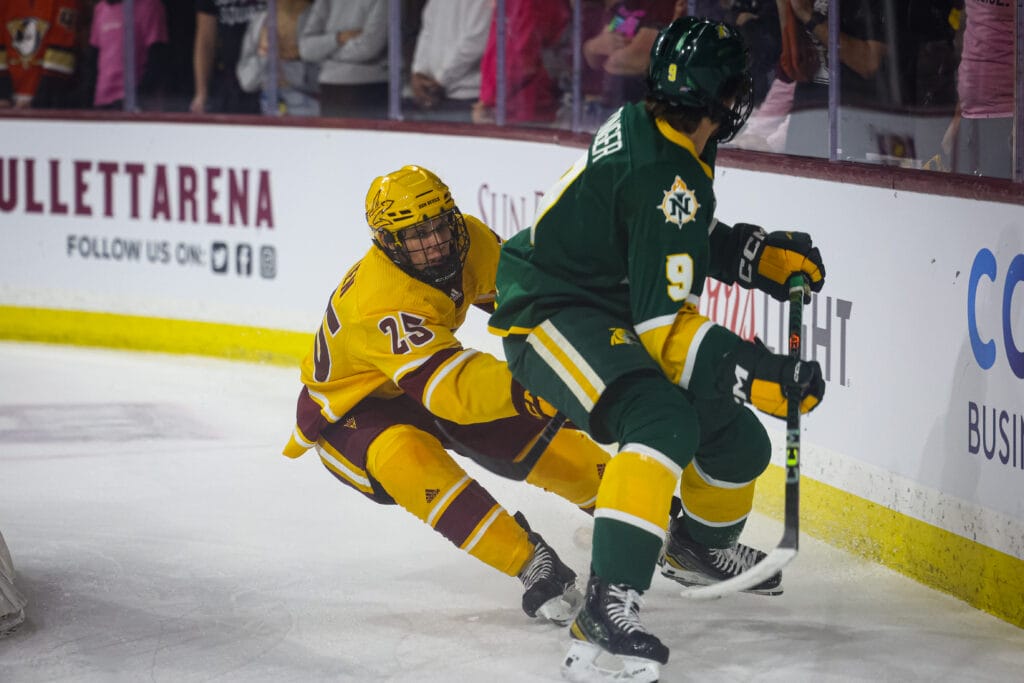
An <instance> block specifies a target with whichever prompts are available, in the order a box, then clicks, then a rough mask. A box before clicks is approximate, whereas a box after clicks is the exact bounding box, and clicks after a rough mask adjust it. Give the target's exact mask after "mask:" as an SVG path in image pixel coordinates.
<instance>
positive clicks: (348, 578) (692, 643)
mask: <svg viewBox="0 0 1024 683" xmlns="http://www.w3.org/2000/svg"><path fill="white" fill-rule="evenodd" d="M111 378H116V380H112V379H111ZM0 386H4V388H5V390H4V391H3V392H0V414H5V413H4V412H3V411H4V409H5V408H8V407H10V406H26V405H34V406H38V405H50V404H53V403H54V402H55V400H59V401H60V402H61V403H62V404H63V403H68V404H72V405H74V404H78V405H86V404H88V405H89V406H90V407H98V408H97V409H98V410H99V413H97V414H98V415H99V417H101V418H102V417H103V415H104V414H106V415H107V416H108V417H109V418H110V421H113V422H118V421H122V420H123V418H124V416H125V415H126V413H125V409H124V408H123V407H120V406H133V405H134V406H138V405H145V406H160V408H159V409H156V413H157V414H156V416H155V417H153V419H156V420H158V421H159V420H161V415H163V414H164V413H166V414H167V415H169V416H171V417H169V418H168V420H167V424H168V425H172V423H173V422H174V420H176V419H178V418H182V419H188V420H191V421H192V423H193V425H194V427H193V428H190V429H188V430H185V431H184V432H182V433H181V434H180V435H178V436H177V437H175V435H174V434H173V433H170V434H168V433H162V434H160V435H150V437H148V438H147V437H146V436H145V435H144V434H142V433H141V432H140V433H134V432H132V431H131V429H129V428H125V429H124V430H123V431H119V432H118V431H117V430H115V432H116V433H119V434H120V437H117V438H113V437H112V438H111V439H110V440H109V441H104V440H102V439H101V438H94V439H92V440H88V441H81V440H79V441H70V440H60V439H40V440H35V441H28V442H25V441H19V442H18V443H15V442H12V441H8V440H3V439H0V482H2V483H3V484H4V486H5V487H4V488H3V494H4V495H3V496H2V497H0V526H2V528H3V533H4V536H5V537H6V539H7V542H8V545H9V546H10V549H11V553H12V556H13V559H14V564H15V568H16V569H17V571H18V576H17V585H18V586H19V588H20V589H21V590H22V591H23V592H24V593H25V594H26V595H27V597H28V599H29V601H30V602H29V605H28V609H27V613H28V619H27V622H26V624H25V625H24V626H23V627H22V628H21V630H19V631H16V632H15V633H14V634H13V635H12V636H9V637H8V638H5V639H3V640H0V680H2V681H4V683H22V682H26V683H27V682H31V683H36V682H38V681H75V682H76V683H78V682H80V681H84V682H86V683H92V682H97V683H100V682H102V683H107V682H108V681H114V682H116V683H120V682H121V681H124V682H126V683H127V682H129V681H131V682H132V683H134V682H135V681H140V680H148V681H168V682H171V681H173V682H175V683H178V682H179V681H186V682H187V681H212V680H217V681H232V682H233V681H239V682H242V681H244V682H246V683H248V682H249V681H256V682H263V681H267V682H270V681H280V680H297V681H367V680H381V681H409V682H410V683H411V682H416V683H422V682H423V681H487V682H488V683H506V682H507V683H519V682H522V681H557V680H560V677H559V665H560V664H561V662H562V659H563V657H564V656H565V654H566V651H567V650H568V647H569V639H568V636H567V634H566V629H561V628H558V627H556V626H554V625H551V624H544V623H541V622H538V621H537V620H531V619H529V618H528V617H526V616H525V615H524V614H523V613H522V611H521V609H520V599H521V592H520V585H519V582H518V581H517V580H516V579H515V578H513V577H506V576H503V575H500V574H497V573H496V572H494V571H492V570H490V569H488V568H486V567H484V566H483V565H480V564H479V563H476V562H473V561H471V560H470V559H468V558H466V557H463V556H461V555H460V554H459V553H458V552H456V551H454V550H453V549H452V547H451V546H450V544H449V543H448V542H447V541H445V540H444V539H442V538H440V537H439V536H437V535H436V534H435V533H433V532H432V531H431V530H430V529H429V528H427V527H426V525H423V524H420V523H418V522H417V521H416V520H414V519H412V518H411V517H410V516H409V515H408V514H406V513H404V512H402V511H401V510H398V509H396V508H393V507H383V506H377V505H374V504H372V503H370V502H369V501H367V500H364V499H363V498H362V497H361V496H359V495H357V494H355V493H354V492H352V491H351V490H349V489H347V488H344V487H342V486H341V485H339V484H338V483H337V482H335V481H334V480H333V478H331V477H330V476H328V475H327V474H326V472H324V470H323V468H322V466H321V465H320V464H319V462H318V461H317V460H316V458H311V457H308V456H307V457H303V458H301V459H299V460H298V461H293V460H289V459H287V458H284V457H283V456H280V455H279V453H280V448H281V446H282V445H283V443H284V441H285V440H286V439H287V436H288V434H289V432H290V430H291V428H292V418H293V410H294V405H295V396H296V394H297V391H298V376H297V371H296V370H295V369H291V368H275V367H263V366H259V365H250V364H245V363H231V362H227V361H215V360H210V359H199V358H188V357H179V356H161V355H150V354H132V353H123V352H110V351H96V350H86V349H69V348H64V347H58V346H34V345H18V344H3V343H0ZM54 386H62V389H61V395H60V396H59V397H56V398H55V396H54V394H53V387H54ZM103 406H114V407H111V408H109V411H110V412H109V413H104V412H103V410H106V409H105V408H102V407H103ZM69 419H70V418H69ZM4 424H5V425H8V424H10V423H4ZM5 428H6V427H5ZM91 433H92V434H93V435H94V436H97V437H98V436H101V435H102V434H103V431H102V430H100V429H96V430H94V431H93V432H91ZM133 434H134V435H133ZM126 436H132V438H128V439H124V438H122V437H126ZM136 437H137V438H136ZM72 456H73V457H72ZM466 467H467V469H468V470H470V471H471V473H472V474H474V475H475V476H478V477H479V478H480V479H481V481H482V482H483V483H484V484H485V485H486V486H487V487H488V488H489V489H490V490H491V491H492V493H493V494H494V495H495V497H496V498H497V499H498V500H499V501H500V502H501V503H502V504H503V505H505V507H506V508H508V509H509V510H513V511H514V510H523V511H524V512H525V513H526V514H527V516H528V518H529V520H530V523H531V525H533V526H534V528H536V529H537V530H538V532H539V533H541V534H543V536H544V538H545V539H546V540H547V541H548V542H550V543H551V545H552V546H553V547H555V548H556V549H557V550H558V552H559V554H560V555H561V556H562V558H563V560H565V562H566V563H567V564H568V565H569V566H571V567H572V568H573V569H574V570H575V571H576V572H577V573H578V574H579V575H580V584H581V585H582V584H583V583H584V582H585V580H586V576H587V571H588V565H589V545H590V541H589V532H588V531H583V532H580V533H579V534H577V531H578V530H579V529H588V525H589V518H588V517H586V516H585V515H583V514H582V513H580V512H578V511H576V510H572V509H570V508H568V507H567V505H566V504H565V503H564V502H563V501H560V500H558V499H556V498H554V497H552V496H550V495H548V494H545V493H544V492H541V491H538V490H536V489H531V488H528V487H525V486H523V485H521V484H512V483H509V482H504V481H501V480H498V479H496V478H494V477H492V476H490V475H488V473H486V472H482V471H480V470H479V469H474V467H473V465H472V464H467V465H466ZM8 482H14V485H13V486H12V487H9V488H8V487H7V484H8ZM780 532H781V525H779V524H777V523H775V522H773V521H770V520H766V519H764V518H763V517H760V516H758V515H754V516H752V518H751V523H750V525H749V528H748V530H747V532H746V533H745V535H744V539H743V540H744V541H745V542H747V543H750V544H752V545H758V546H759V547H762V548H767V547H770V546H771V545H772V544H773V543H774V542H775V540H777V539H778V537H779V534H780ZM653 581H654V583H653V585H652V588H651V590H650V591H648V592H647V594H646V595H645V603H646V606H645V608H644V611H643V620H644V623H645V625H646V626H647V627H648V628H649V629H650V630H651V631H652V632H653V633H655V634H656V635H658V637H659V638H661V639H662V640H663V641H664V642H665V644H666V645H668V646H669V647H670V648H671V650H672V654H671V658H670V660H669V662H668V664H667V665H665V666H664V667H662V670H661V680H663V681H681V680H706V681H752V680H757V681H787V682H789V681H837V682H838V681H849V680H869V679H870V680H877V681H933V680H949V681H954V680H956V681H960V680H971V681H1006V680H1016V679H1017V678H1018V677H1019V672H1020V671H1021V670H1024V632H1022V631H1020V630H1019V629H1016V628H1014V627H1012V626H1010V625H1008V624H1005V623H1003V622H1000V621H998V620H996V619H994V618H993V617H990V616H988V615H986V614H983V613H980V612H977V611H976V610H973V609H971V608H969V607H967V606H966V605H964V604H963V603H961V602H959V601H956V600H954V599H952V598H949V597H947V596H944V595H941V594H938V593H936V592H934V591H930V590H927V589H925V588H923V587H921V586H919V585H917V584H915V583H913V582H911V581H909V580H907V579H905V578H903V577H900V576H898V575H896V574H893V573H892V572H888V571H886V570H884V569H880V568H878V567H877V566H874V565H869V564H867V563H864V562H861V561H859V560H856V559H854V558H851V557H850V556H848V555H846V554H844V553H840V552H838V551H836V550H834V549H832V548H830V547H828V546H825V545H823V544H821V543H818V542H815V541H814V540H813V539H810V538H809V537H806V536H805V537H803V538H802V539H801V551H800V555H799V556H798V557H797V559H796V560H795V561H794V562H793V563H792V565H790V567H788V568H787V570H786V578H785V586H786V593H785V595H782V596H779V597H764V596H757V595H734V596H727V597H725V598H722V599H720V600H715V601H711V602H705V603H695V602H692V601H687V600H684V599H682V598H681V597H679V594H678V586H677V584H675V583H674V582H672V581H669V580H668V579H665V578H663V577H661V576H660V575H657V576H655V577H654V579H653Z"/></svg>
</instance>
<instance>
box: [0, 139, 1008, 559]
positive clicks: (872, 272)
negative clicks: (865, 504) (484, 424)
mask: <svg viewBox="0 0 1024 683" xmlns="http://www.w3.org/2000/svg"><path fill="white" fill-rule="evenodd" d="M2 125H3V127H4V140H5V144H4V148H3V150H0V234H2V235H3V245H4V248H3V250H0V307H6V310H8V311H11V310H20V309H29V308H31V309H43V310H46V309H61V310H65V311H93V312H103V313H112V314H119V315H127V316H137V317H140V319H146V320H148V319H152V320H154V321H156V322H154V329H158V328H159V325H162V324H165V323H162V322H160V321H167V320H179V321H204V322H208V323H213V324H218V325H230V326H236V327H233V328H231V334H235V335H240V334H242V332H240V330H241V331H244V330H250V331H251V330H257V331H259V333H260V334H266V333H267V330H277V331H288V332H289V333H291V334H294V335H296V339H299V340H300V342H301V344H300V347H299V348H300V349H301V350H302V351H303V352H304V349H305V344H306V342H307V340H306V336H307V335H308V333H309V332H310V331H312V330H314V329H315V328H316V327H317V325H319V323H320V319H321V316H322V315H323V304H324V301H325V300H326V298H327V296H328V295H329V294H330V292H331V291H332V289H333V288H334V287H335V286H336V285H337V283H338V280H339V279H340V278H341V276H342V275H343V274H344V272H345V271H346V269H347V268H348V267H349V266H350V265H351V264H352V263H353V262H354V261H356V260H357V259H358V258H360V257H361V256H362V254H363V253H365V251H366V250H367V249H368V248H369V236H368V234H367V228H366V225H365V218H364V200H365V192H366V188H367V187H368V186H369V183H370V181H371V180H372V179H373V178H374V177H375V176H377V175H380V174H382V173H385V172H388V171H391V170H394V169H396V168H398V167H400V166H402V165H405V164H410V163H419V164H422V165H424V166H427V167H429V168H431V169H432V170H434V171H436V172H437V173H438V174H439V175H441V176H442V177H443V178H445V179H446V181H447V182H448V183H449V185H450V186H451V188H452V191H453V194H454V197H455V199H456V201H457V202H458V204H459V206H460V208H462V210H463V211H464V212H466V213H471V214H474V215H477V216H479V217H480V218H482V219H483V220H485V221H486V222H487V223H488V224H489V225H491V226H492V228H493V229H494V230H495V231H496V232H498V233H499V234H500V235H502V236H504V237H508V236H510V235H512V234H514V233H515V232H516V231H518V230H521V229H523V228H526V227H528V226H529V224H530V222H531V220H532V218H533V216H534V215H535V213H536V210H537V206H538V204H539V202H540V199H541V197H542V196H543V195H544V193H545V191H546V190H547V189H548V187H549V186H551V185H553V184H554V183H555V182H556V181H557V180H558V178H559V177H560V176H561V175H562V173H563V172H564V171H565V170H566V169H568V168H569V167H570V166H571V165H572V164H573V163H574V161H575V160H576V159H577V158H578V157H579V156H580V154H581V153H582V151H583V150H581V149H579V148H575V147H569V146H560V145H554V144H541V143H533V142H523V141H515V140H499V139H489V138H475V137H469V136H443V135H424V134H415V133H401V132H384V131H360V130H345V129H329V128H301V127H256V126H254V127H244V126H224V125H198V124H195V125H193V124H182V123H164V124H158V123H145V122H132V123H110V122H64V121H60V122H57V121H54V122H45V121H29V120H23V119H17V120H13V119H12V120H5V121H4V122H3V124H2ZM716 194H717V203H718V209H717V214H718V217H719V219H720V220H722V221H724V222H726V223H734V222H740V221H745V222H753V223H757V224H759V225H763V226H765V228H766V229H768V230H779V229H795V230H802V231H806V232H809V233H811V234H812V235H813V237H814V241H815V244H816V245H817V246H819V248H820V249H821V253H822V255H823V257H824V260H825V264H826V269H827V281H826V285H825V288H824V290H823V291H822V292H821V293H820V294H817V295H815V296H814V297H813V300H812V301H811V303H810V304H809V305H808V306H807V307H806V309H805V316H804V325H805V329H804V339H805V340H806V343H805V355H806V356H807V357H809V358H813V359H815V360H817V361H819V362H820V363H821V364H822V368H823V372H824V375H825V378H826V381H827V391H826V395H825V400H824V403H823V405H822V407H821V408H820V409H819V410H817V411H815V412H814V413H812V414H811V415H810V416H808V417H807V419H806V420H805V427H806V434H807V442H808V445H807V447H806V448H805V453H806V455H805V458H804V463H803V471H804V473H805V474H806V475H808V476H809V477H811V478H813V479H815V480H817V481H820V482H823V483H824V484H827V485H829V486H832V487H836V489H841V490H842V491H844V492H848V493H849V494H852V495H854V496H857V497H858V500H861V501H870V503H871V504H873V505H876V506H880V507H879V509H880V510H882V511H897V512H898V513H900V514H901V515H905V516H906V518H907V519H912V520H919V521H921V522H924V523H926V524H927V525H931V526H930V527H929V528H932V527H933V528H936V529H940V530H943V531H944V532H949V533H950V534H953V535H955V536H956V537H957V538H962V539H967V540H968V541H970V542H974V543H978V544H983V545H984V546H985V547H987V548H991V549H993V550H994V551H996V552H998V553H1002V554H1004V555H1005V556H1006V557H1009V558H1015V559H1016V560H1020V559H1022V558H1024V497H1022V496H1021V495H1020V492H1021V490H1024V207H1022V206H1020V205H1016V204H1002V203H997V202H982V201H973V200H966V199H958V198H952V197H944V196H935V195H924V194H915V193H908V192H894V191H893V190H891V189H883V188H872V187H865V186H860V185H851V184H843V183H840V182H828V181H824V180H812V179H794V178H791V177H787V176H780V175H774V174H768V173H760V172H755V171H746V170H739V169H732V168H720V169H718V173H717V179H716ZM702 310H703V311H705V312H706V313H707V314H708V315H709V316H711V317H712V318H714V319H715V320H716V321H718V322H720V323H721V324H724V325H727V326H729V327H731V328H732V329H734V330H735V331H737V332H738V333H739V334H741V335H743V336H745V337H747V338H751V337H753V336H758V337H761V338H762V339H763V340H764V342H765V343H766V344H767V345H768V346H769V347H770V348H773V349H780V348H783V347H784V332H783V328H784V325H785V319H786V316H785V309H784V307H783V305H782V304H780V303H778V302H775V301H773V300H770V299H768V298H767V297H765V296H764V295H763V294H761V293H758V292H751V291H749V290H744V289H741V288H739V287H726V286H724V285H718V284H717V283H709V284H708V287H707V289H706V292H705V296H704V299H703V301H702ZM25 324H28V323H25ZM33 324H34V323H33ZM43 324H44V323H39V325H43ZM467 329H468V330H469V335H468V336H467V342H468V343H471V344H474V345H476V346H478V347H480V348H483V349H485V350H489V351H492V352H495V353H500V344H499V342H498V341H497V340H496V339H495V338H493V337H489V336H487V335H486V333H485V331H484V330H485V326H484V320H483V319H481V318H475V317H473V316H471V317H470V322H469V326H468V328H467ZM257 336H258V335H257ZM263 339H265V337H264V338H263ZM256 343H259V341H258V340H257V342H256ZM765 425H766V426H767V427H768V428H769V430H770V431H772V432H773V433H775V432H778V431H780V430H781V424H780V423H776V422H774V421H772V420H768V419H766V421H765ZM828 512H829V510H828V506H827V505H825V506H823V507H822V509H821V513H822V514H826V513H828ZM837 514H838V513H837ZM944 543H946V541H942V542H941V543H940V542H938V541H936V544H935V547H934V548H933V550H934V551H935V553H944V554H946V555H949V554H950V553H952V552H954V549H951V547H949V546H948V545H942V544H944ZM988 561H989V565H991V564H992V561H990V558H989V560H988ZM923 562H924V561H923V560H922V564H923ZM979 571H981V570H979ZM986 571H987V570H986ZM959 578H960V579H962V578H963V577H959Z"/></svg>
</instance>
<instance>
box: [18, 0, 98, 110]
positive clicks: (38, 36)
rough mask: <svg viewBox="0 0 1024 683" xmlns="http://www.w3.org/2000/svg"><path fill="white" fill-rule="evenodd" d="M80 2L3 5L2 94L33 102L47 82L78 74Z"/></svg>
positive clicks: (29, 0)
mask: <svg viewBox="0 0 1024 683" xmlns="http://www.w3.org/2000/svg"><path fill="white" fill-rule="evenodd" d="M80 5H81V3H80V2H79V0H3V2H2V3H0V92H4V91H7V90H9V89H10V90H12V91H13V95H14V99H15V101H17V102H20V103H23V104H28V103H30V102H31V101H32V98H33V96H35V94H36V91H37V90H38V88H39V85H40V83H42V82H43V81H44V80H46V79H51V78H59V79H67V78H70V77H71V76H72V74H73V73H74V71H75V41H76V39H77V34H76V31H77V28H78V21H79V17H80V9H81V6H80Z"/></svg>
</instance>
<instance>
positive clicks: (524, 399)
mask: <svg viewBox="0 0 1024 683" xmlns="http://www.w3.org/2000/svg"><path fill="white" fill-rule="evenodd" d="M512 405H513V406H515V409H516V411H517V412H518V413H519V414H520V415H529V416H530V417H535V418H537V419H538V420H550V419H551V418H553V417H554V416H555V414H556V413H558V410H557V409H556V408H555V407H554V406H553V405H551V404H550V403H548V402H547V401H545V400H544V399H542V398H541V397H540V396H537V395H536V394H533V393H530V391H529V390H527V389H526V387H524V386H523V385H522V384H520V383H519V382H517V381H515V380H512Z"/></svg>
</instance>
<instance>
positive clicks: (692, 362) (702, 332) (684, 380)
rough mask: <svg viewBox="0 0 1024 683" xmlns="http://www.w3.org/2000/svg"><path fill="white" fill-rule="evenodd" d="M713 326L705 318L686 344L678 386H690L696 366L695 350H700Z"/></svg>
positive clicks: (713, 324)
mask: <svg viewBox="0 0 1024 683" xmlns="http://www.w3.org/2000/svg"><path fill="white" fill-rule="evenodd" d="M714 326H715V323H713V322H711V321H710V320H705V321H704V322H703V323H702V324H701V325H700V326H699V327H698V328H697V329H696V330H695V331H694V332H693V339H692V340H691V341H690V343H689V344H688V345H687V349H686V362H685V363H684V364H683V372H682V374H680V375H679V386H681V387H682V388H684V389H688V388H689V387H690V380H691V379H692V378H693V371H694V369H695V368H696V367H697V352H698V351H699V350H700V345H701V342H703V341H704V337H705V336H707V333H708V332H709V331H710V330H711V328H712V327H714Z"/></svg>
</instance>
